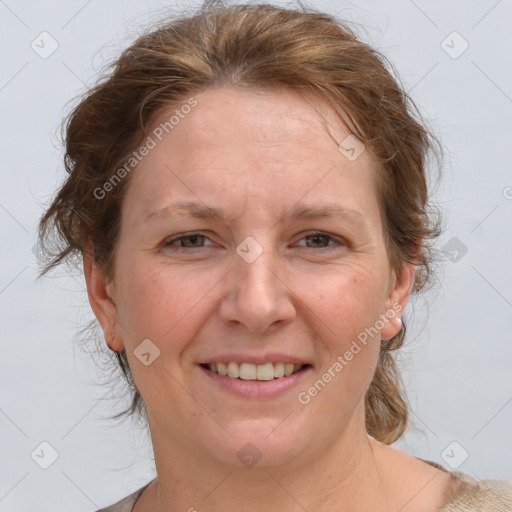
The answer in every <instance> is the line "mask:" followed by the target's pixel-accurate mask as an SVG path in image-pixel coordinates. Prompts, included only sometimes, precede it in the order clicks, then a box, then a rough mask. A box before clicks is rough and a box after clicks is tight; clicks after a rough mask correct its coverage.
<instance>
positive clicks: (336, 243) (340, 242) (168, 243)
mask: <svg viewBox="0 0 512 512" xmlns="http://www.w3.org/2000/svg"><path fill="white" fill-rule="evenodd" d="M194 236H202V237H204V238H205V239H207V240H210V239H209V238H208V237H207V236H206V235H204V234H203V233H199V232H198V233H195V232H194V233H188V234H185V235H180V236H177V237H175V238H171V239H167V240H165V241H164V242H163V244H162V245H163V247H164V248H167V247H170V246H172V244H173V243H174V242H177V241H179V240H183V239H186V238H192V237H194ZM315 236H323V237H327V238H328V239H329V241H332V242H333V243H332V244H329V245H327V246H326V247H318V249H320V250H324V251H329V250H333V249H335V248H336V246H346V245H347V244H346V243H345V242H344V241H343V240H342V239H340V238H338V237H334V236H333V235H330V234H328V233H324V232H323V231H314V232H311V233H307V234H306V235H304V236H303V237H302V238H301V239H300V240H304V239H306V238H309V237H315ZM210 241H211V240H210ZM205 247H209V246H202V247H182V246H179V245H176V246H175V250H186V249H204V248H205ZM301 247H305V246H301ZM306 249H315V248H314V247H306Z"/></svg>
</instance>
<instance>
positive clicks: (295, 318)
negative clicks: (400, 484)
mask: <svg viewBox="0 0 512 512" xmlns="http://www.w3.org/2000/svg"><path fill="white" fill-rule="evenodd" d="M195 99H196V101H197V104H196V105H195V106H194V107H193V108H191V109H190V112H189V113H188V114H186V115H183V114H182V116H180V119H179V122H178V123H176V124H174V126H173V128H172V130H170V129H169V128H168V132H169V133H165V131H164V132H163V136H162V134H161V133H160V132H162V130H161V129H160V131H157V132H155V129H157V128H158V127H159V126H160V125H161V123H163V122H166V121H168V120H169V118H170V116H171V115H173V112H174V110H172V111H170V112H164V113H162V115H160V116H159V117H158V119H156V120H155V122H154V125H153V126H152V128H151V129H150V130H149V132H150V133H153V134H154V133H159V134H160V137H161V139H162V140H161V141H159V140H158V138H156V137H155V136H153V138H154V140H155V142H156V145H155V147H154V148H152V149H151V150H150V151H149V152H148V154H147V155H146V156H145V157H144V158H143V159H142V161H141V162H140V164H139V165H138V167H137V168H136V169H135V170H134V171H133V175H132V176H131V177H130V179H131V182H130V185H129V188H128V190H127V193H126V195H125V198H124V201H123V208H122V226H121V234H120V239H119V244H118V249H117V255H116V259H115V276H114V278H113V280H112V281H111V282H110V283H107V284H106V286H105V288H104V290H103V291H102V281H101V280H100V278H99V272H98V271H97V269H96V267H95V266H94V264H92V263H90V264H89V265H88V266H87V279H88V285H89V293H90V298H91V304H92V305H93V308H94V310H95V312H96V314H97V317H98V319H99V320H100V322H101V324H102V327H103V329H104V331H105V337H106V339H107V340H108V343H109V344H110V346H111V347H112V348H114V349H117V350H121V349H122V348H125V349H126V351H127V356H128V359H129V363H130V367H131V369H132V372H133V375H134V379H135V382H136V384H137V387H138V389H139V391H140V393H141V395H142V397H143V399H144V401H145V404H146V408H147V411H148V416H149V419H150V427H151V431H152V436H153V441H154V442H155V440H156V439H159V440H163V439H165V441H164V442H166V443H168V444H170V445H172V446H173V448H174V449H175V450H183V451H184V452H187V453H189V454H196V455H197V456H198V457H203V458H204V459H205V460H206V459H210V460H211V461H217V462H220V463H223V464H227V465H231V466H238V467H241V466H242V465H243V464H244V460H242V459H243V456H244V454H246V453H247V454H249V455H250V452H251V450H253V451H254V452H255V454H257V456H258V457H259V456H261V460H260V462H259V465H260V466H262V465H268V466H278V465H282V464H287V463H290V462H291V461H293V460H295V459H296V458H297V457H298V459H296V460H307V459H308V457H314V456H315V454H318V453H320V451H321V450H328V449H329V448H330V447H331V446H333V444H335V443H336V440H337V439H338V438H339V437H340V434H341V433H342V432H344V431H347V432H348V431H354V432H356V431H357V432H361V431H364V408H363V403H364V402H363V399H364V394H365V392H366V390H367V389H368V386H369V385H370V382H371V380H372V377H373V373H374V371H375V367H376V364H377V358H378V353H379V347H380V340H381V337H383V338H390V337H392V336H394V335H395V334H397V333H398V331H399V329H400V324H399V322H398V321H397V319H398V318H399V317H400V316H401V313H400V312H399V309H400V308H403V307H405V303H406V301H407V298H408V294H409V291H410V288H411V285H412V278H413V273H412V270H411V268H409V267H404V270H403V272H401V273H400V274H398V275H397V274H395V273H394V272H392V270H391V269H390V266H389V259H388V255H387V253H386V248H385V245H384V234H383V227H382V226H383V224H382V218H381V216H380V212H379V204H378V200H377V189H376V179H375V172H376V170H375V169H374V167H373V162H372V159H371V156H370V155H369V152H368V151H364V152H363V153H362V154H361V155H360V156H359V157H358V158H357V159H355V160H354V159H353V158H351V159H349V158H347V157H346V155H347V153H346V152H343V151H341V150H340V149H339V148H338V144H339V143H340V142H342V141H343V140H344V139H345V138H346V137H347V136H348V135H349V131H348V130H347V129H346V128H345V127H344V125H343V124H342V123H341V122H340V121H339V119H338V117H337V116H336V115H335V114H334V112H333V111H332V110H330V109H329V107H328V106H327V105H326V104H324V103H323V102H322V101H321V100H318V99H313V98H310V99H309V100H308V101H306V100H305V99H304V98H302V97H301V96H299V95H298V94H297V93H295V92H290V91H281V92H263V91H262V92H258V93H255V92H248V91H241V90H237V89H209V90H207V91H205V92H203V93H201V94H199V95H197V96H196V97H195ZM187 110H188V109H182V112H184V111H187ZM349 155H350V153H349ZM107 293H108V294H110V295H111V296H112V297H113V298H114V302H115V306H114V305H113V304H112V303H110V302H109V301H108V300H106V294H107ZM390 311H392V313H390ZM383 319H386V321H383ZM375 331H377V332H375ZM363 333H366V343H364V342H363V341H362V340H363V339H364V338H365V336H364V334H363ZM368 333H370V335H368ZM143 340H150V341H144V344H143V345H141V343H142V342H143ZM354 342H355V345H354ZM356 346H357V347H359V350H357V348H355V347H356ZM141 352H142V353H143V354H145V355H142V356H141ZM348 352H351V353H352V357H350V355H348ZM137 354H138V355H137ZM340 358H341V359H340ZM342 361H343V362H342ZM336 362H337V363H338V364H336ZM269 363H272V364H269ZM212 365H213V366H212ZM215 365H216V366H215ZM291 365H294V366H291ZM340 366H341V369H340ZM290 368H291V369H293V370H296V373H293V374H292V375H289V376H286V375H285V376H282V374H283V371H286V372H287V373H289V371H290ZM215 369H216V371H215ZM226 371H228V375H223V374H224V373H225V372H226ZM237 372H240V374H241V377H242V378H240V377H238V378H235V377H236V375H237ZM326 375H327V377H326ZM329 375H330V378H329ZM258 379H262V380H258ZM319 379H320V380H321V381H322V384H319V383H318V381H319ZM315 383H316V387H315ZM312 389H313V390H312ZM315 389H316V392H315ZM247 443H252V445H254V447H249V446H248V445H247ZM156 449H157V448H156V447H155V450H156ZM244 450H245V451H244ZM237 454H238V455H237Z"/></svg>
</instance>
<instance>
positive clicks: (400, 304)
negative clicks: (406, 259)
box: [380, 263, 416, 340]
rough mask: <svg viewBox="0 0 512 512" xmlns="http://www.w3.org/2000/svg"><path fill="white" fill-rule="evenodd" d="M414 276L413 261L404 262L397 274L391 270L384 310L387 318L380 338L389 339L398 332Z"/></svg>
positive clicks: (414, 266)
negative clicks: (389, 288)
mask: <svg viewBox="0 0 512 512" xmlns="http://www.w3.org/2000/svg"><path fill="white" fill-rule="evenodd" d="M415 277H416V265H414V264H413V263H404V264H403V266H402V269H401V270H400V272H399V273H398V274H397V273H396V272H392V286H391V291H390V292H389V296H388V299H387V300H386V311H385V312H384V314H385V315H386V319H387V320H386V323H385V325H384V327H383V328H382V330H381V333H380V334H381V338H382V339H384V340H389V339H391V338H393V337H395V336H396V335H397V334H398V333H399V332H400V329H401V328H402V316H403V314H404V310H405V306H406V305H407V302H408V301H409V297H410V295H411V292H412V288H413V286H414V279H415Z"/></svg>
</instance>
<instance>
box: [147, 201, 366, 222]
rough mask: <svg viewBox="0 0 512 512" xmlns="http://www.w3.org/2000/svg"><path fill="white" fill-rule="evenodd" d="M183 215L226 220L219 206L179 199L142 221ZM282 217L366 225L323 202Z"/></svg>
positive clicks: (356, 213) (354, 212) (354, 213)
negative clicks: (341, 219)
mask: <svg viewBox="0 0 512 512" xmlns="http://www.w3.org/2000/svg"><path fill="white" fill-rule="evenodd" d="M184 216H188V217H191V218H195V219H207V220H217V221H219V222H226V221H227V220H228V219H227V215H226V214H225V213H224V211H223V210H222V209H221V208H212V207H210V206H206V205H203V204H199V203H194V202H193V201H180V202H176V203H172V204H170V205H168V206H166V207H164V208H160V209H158V210H155V211H153V212H151V213H149V214H148V215H147V216H146V217H145V218H144V222H149V221H150V220H162V219H165V218H167V217H184ZM284 217H289V218H290V219H292V220H316V219H324V218H333V217H340V218H343V219H346V220H348V221H350V222H354V223H355V224H356V225H358V226H361V227H365V226H366V221H365V218H364V216H363V215H362V214H361V212H359V211H357V210H353V209H350V208H346V207H342V206H340V205H337V204H325V205H322V206H321V207H316V206H310V205H305V206H299V205H297V206H294V207H293V208H292V209H291V210H289V211H288V212H286V213H285V214H284V215H283V216H282V217H281V219H280V220H282V219H283V218H284Z"/></svg>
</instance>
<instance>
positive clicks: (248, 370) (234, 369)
mask: <svg viewBox="0 0 512 512" xmlns="http://www.w3.org/2000/svg"><path fill="white" fill-rule="evenodd" d="M302 367H303V365H301V364H293V363H274V364H273V363H265V364H252V363H241V364H238V363H235V362H230V363H212V364H209V365H208V368H209V369H210V370H211V371H212V372H215V373H218V374H219V375H224V376H226V375H227V376H228V377H231V378H232V379H242V380H273V379H277V378H280V377H288V376H289V375H292V373H295V372H297V371H298V370H300V369H301V368H302Z"/></svg>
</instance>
